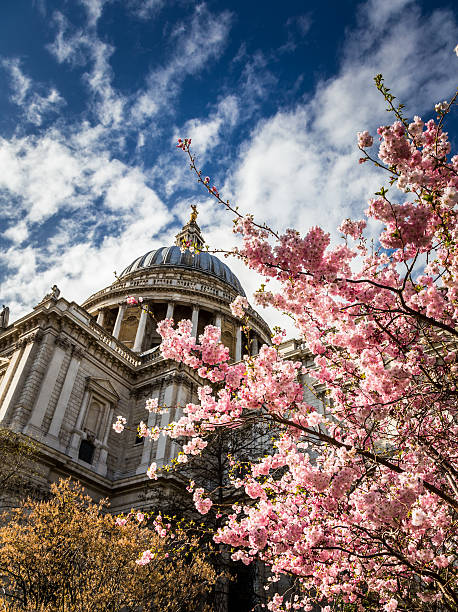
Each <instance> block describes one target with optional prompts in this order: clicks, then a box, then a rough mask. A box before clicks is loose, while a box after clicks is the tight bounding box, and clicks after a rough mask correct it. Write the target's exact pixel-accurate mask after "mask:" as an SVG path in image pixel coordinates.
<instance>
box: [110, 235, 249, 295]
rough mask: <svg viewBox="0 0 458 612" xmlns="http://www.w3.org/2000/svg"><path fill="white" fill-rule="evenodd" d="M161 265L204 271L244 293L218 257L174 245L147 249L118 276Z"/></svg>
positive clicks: (227, 267)
mask: <svg viewBox="0 0 458 612" xmlns="http://www.w3.org/2000/svg"><path fill="white" fill-rule="evenodd" d="M163 267H170V268H177V267H178V268H186V269H188V270H198V271H199V272H204V273H205V274H208V275H209V276H213V277H216V278H219V279H220V280H222V281H223V282H225V283H227V284H228V285H231V287H233V289H235V290H236V291H237V292H238V293H239V294H240V295H245V292H244V290H243V288H242V285H241V284H240V281H239V279H238V278H237V277H236V276H235V274H234V273H233V272H232V271H231V270H230V268H229V266H227V265H226V264H225V263H223V262H222V261H221V260H220V259H218V257H216V256H215V255H211V254H210V253H206V252H205V251H204V252H201V253H196V254H192V253H191V252H190V251H189V250H188V249H186V250H183V249H182V248H181V247H179V246H176V245H175V246H170V247H161V248H160V249H156V250H154V251H148V253H145V254H144V255H142V256H141V257H137V259H135V260H134V261H133V262H132V263H131V264H130V265H129V266H127V268H126V269H125V270H123V271H122V272H121V274H120V275H119V278H123V277H125V276H127V275H128V274H132V273H133V272H138V271H140V270H151V269H154V268H163Z"/></svg>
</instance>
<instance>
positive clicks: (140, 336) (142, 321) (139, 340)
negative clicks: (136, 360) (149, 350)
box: [132, 306, 148, 353]
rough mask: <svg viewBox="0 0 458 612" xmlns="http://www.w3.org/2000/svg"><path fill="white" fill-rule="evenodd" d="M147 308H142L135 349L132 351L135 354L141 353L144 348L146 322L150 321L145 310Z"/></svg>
mask: <svg viewBox="0 0 458 612" xmlns="http://www.w3.org/2000/svg"><path fill="white" fill-rule="evenodd" d="M145 308H147V306H145V307H144V308H142V311H141V314H140V321H139V323H138V327H137V333H136V334H135V342H134V348H133V349H132V350H133V351H134V352H135V353H140V351H141V350H142V346H143V340H144V338H145V330H146V322H147V320H148V312H147V311H146V310H145Z"/></svg>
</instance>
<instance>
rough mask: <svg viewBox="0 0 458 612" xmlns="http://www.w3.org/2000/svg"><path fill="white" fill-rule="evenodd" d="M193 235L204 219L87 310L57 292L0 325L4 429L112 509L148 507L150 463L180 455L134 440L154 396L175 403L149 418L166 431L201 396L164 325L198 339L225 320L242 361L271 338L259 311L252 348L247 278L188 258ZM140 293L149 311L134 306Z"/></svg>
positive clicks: (51, 475) (161, 489) (46, 473)
mask: <svg viewBox="0 0 458 612" xmlns="http://www.w3.org/2000/svg"><path fill="white" fill-rule="evenodd" d="M187 237H191V238H192V241H193V242H196V241H198V240H201V242H202V243H203V240H202V237H201V235H200V230H199V228H198V226H197V223H196V222H195V218H191V221H190V222H189V223H188V224H187V225H186V226H185V227H184V228H183V230H182V232H180V234H178V236H177V244H176V245H175V246H173V247H168V248H167V249H158V250H157V251H151V252H150V253H148V254H146V255H145V256H143V257H141V258H138V259H137V260H135V261H134V262H133V264H131V266H129V268H126V270H125V271H124V272H123V273H122V274H121V275H120V276H119V278H118V279H117V280H116V281H115V282H114V283H113V284H112V285H110V286H109V287H107V288H105V289H102V290H100V291H98V292H97V293H95V294H94V295H92V296H90V297H89V298H88V299H87V300H86V301H85V302H84V303H83V304H82V305H78V304H76V303H74V302H69V301H67V300H66V299H65V298H64V297H61V296H60V292H59V290H58V289H57V287H56V286H54V287H53V289H52V291H51V292H50V293H49V294H48V295H47V296H45V298H44V299H43V300H42V301H41V302H40V303H39V304H38V305H37V306H36V307H35V308H34V309H33V311H32V312H30V313H28V314H27V315H25V316H24V317H22V318H21V319H19V320H17V321H15V322H14V323H12V324H10V325H6V326H3V327H2V328H0V426H2V427H8V428H11V429H12V430H14V431H15V432H18V433H22V434H24V435H27V436H30V437H31V438H33V439H35V440H36V441H37V442H38V443H39V444H38V446H39V449H40V457H39V461H40V470H41V474H42V476H41V478H42V485H43V486H46V485H47V484H48V483H50V482H52V481H54V480H56V479H58V478H60V477H62V476H73V477H75V478H77V479H79V480H80V481H82V483H83V484H84V486H85V487H86V489H87V490H88V492H89V493H90V494H91V495H93V497H94V498H96V499H97V498H100V497H108V498H109V500H110V503H111V508H112V511H114V512H123V511H128V510H130V508H131V507H132V506H137V507H138V506H139V500H140V499H141V498H142V494H143V491H144V488H145V482H146V481H147V478H146V475H145V472H146V470H147V468H148V466H149V465H150V463H151V462H152V461H156V463H157V464H158V465H159V466H160V465H163V464H165V463H168V462H169V461H170V459H171V458H172V457H173V456H174V454H176V452H177V449H176V448H175V445H174V443H173V442H172V441H170V440H168V439H165V438H164V437H161V438H160V439H159V440H158V441H157V442H151V441H149V440H145V439H142V438H138V437H137V436H136V433H135V429H136V427H137V426H138V424H139V422H140V421H141V420H145V421H146V419H147V418H148V413H147V412H146V411H145V400H146V399H147V398H149V397H157V398H158V399H159V403H160V404H161V405H165V406H170V407H172V409H171V411H170V412H169V413H168V414H164V415H161V416H157V415H155V414H150V415H149V418H148V425H154V424H156V419H161V424H162V425H165V424H167V423H168V422H169V421H170V420H174V419H175V418H177V416H178V413H179V410H180V407H182V406H184V405H185V404H186V403H187V402H189V401H195V400H196V399H197V388H198V386H199V384H200V381H199V378H198V376H197V375H196V373H195V372H194V371H192V370H190V369H189V368H186V367H184V366H183V365H182V364H177V363H175V362H170V361H168V360H165V359H163V358H162V356H161V354H160V352H159V349H158V346H159V342H160V339H159V336H158V334H157V331H156V325H157V322H158V321H160V320H161V319H164V318H165V317H173V318H174V319H175V321H177V320H180V319H182V318H189V319H191V320H192V323H193V332H194V334H199V333H201V332H202V331H203V328H204V327H205V325H207V324H214V325H217V326H218V327H220V328H221V332H222V334H221V337H222V340H223V342H224V343H225V344H226V346H228V347H229V350H230V354H231V358H232V359H233V360H239V359H240V358H241V356H242V352H246V351H247V350H249V351H251V352H252V353H256V352H257V350H258V346H259V345H260V344H261V343H264V342H269V339H270V331H269V328H268V326H267V325H266V323H265V322H264V321H263V319H262V318H261V317H260V316H259V315H257V313H256V312H255V311H253V310H251V311H250V313H249V316H250V326H251V328H252V330H253V331H252V336H251V342H250V345H249V346H248V344H247V341H246V338H244V335H243V332H242V329H241V327H240V322H239V321H238V320H237V319H235V318H234V317H233V316H232V314H231V311H230V308H229V304H230V302H232V301H233V300H234V298H235V297H236V296H237V295H238V294H240V293H242V294H243V289H242V288H241V286H240V283H239V282H238V280H237V279H236V277H235V276H234V275H233V274H232V273H231V272H230V270H229V269H228V268H227V266H226V265H225V264H223V263H222V262H220V261H219V260H218V259H217V258H216V257H214V256H212V255H209V254H208V253H202V254H200V255H196V256H195V259H194V258H192V255H191V254H190V253H189V251H188V252H184V249H183V248H182V246H181V248H180V245H182V243H183V241H185V240H186V238H187ZM190 257H191V259H190ZM132 295H134V296H135V297H137V298H139V297H141V298H142V299H143V302H142V303H143V305H147V306H148V309H149V311H150V312H151V313H152V315H150V314H147V313H146V312H145V310H144V309H142V308H140V307H139V306H138V305H133V306H131V305H129V304H128V303H127V301H126V299H127V297H128V296H132ZM4 320H6V318H5V317H4ZM118 415H122V416H124V417H125V418H126V419H127V422H128V424H129V425H130V427H131V430H128V431H125V432H123V434H121V435H119V434H116V433H115V432H114V431H113V429H112V424H113V421H114V419H115V418H116V417H117V416H118ZM173 479H174V477H173V475H172V476H169V477H167V476H165V477H163V478H162V479H161V480H159V481H158V482H157V491H158V495H161V494H164V495H166V494H167V491H168V490H170V489H173V488H174V484H175V483H174V480H173Z"/></svg>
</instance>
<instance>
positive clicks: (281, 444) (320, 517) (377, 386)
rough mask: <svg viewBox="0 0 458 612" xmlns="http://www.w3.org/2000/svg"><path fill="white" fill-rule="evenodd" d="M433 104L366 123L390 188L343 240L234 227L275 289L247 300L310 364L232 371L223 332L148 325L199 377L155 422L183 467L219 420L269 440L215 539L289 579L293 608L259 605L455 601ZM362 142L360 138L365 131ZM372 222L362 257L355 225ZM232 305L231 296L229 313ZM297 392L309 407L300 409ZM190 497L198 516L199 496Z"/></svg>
mask: <svg viewBox="0 0 458 612" xmlns="http://www.w3.org/2000/svg"><path fill="white" fill-rule="evenodd" d="M438 112H439V113H440V114H441V117H442V118H441V119H440V120H439V122H438V123H437V122H435V121H433V120H430V121H427V122H423V121H422V119H421V118H420V117H414V119H413V121H411V122H410V123H409V122H408V121H400V120H397V121H395V122H394V123H393V124H392V125H389V126H382V127H380V128H379V130H378V135H379V137H380V146H379V151H378V156H379V160H380V164H379V167H380V166H382V167H385V170H386V172H387V173H388V177H389V179H390V181H391V184H392V185H395V186H396V187H397V188H398V189H399V191H398V192H394V188H393V189H391V187H390V190H389V192H388V190H386V189H382V190H380V192H379V194H378V195H377V197H376V198H374V199H372V200H370V202H369V205H368V208H367V210H366V211H365V214H366V219H364V220H360V221H352V220H349V219H347V220H346V221H344V222H343V223H342V225H341V226H340V228H339V229H340V231H341V232H342V233H343V234H344V235H345V237H351V238H352V239H354V240H356V241H357V244H356V245H355V246H354V247H353V248H351V247H350V246H349V245H348V244H347V240H345V243H339V244H337V245H335V246H331V241H330V236H329V235H328V234H327V233H326V232H324V231H323V230H322V229H321V228H319V227H313V228H311V229H310V230H309V231H308V232H307V233H306V234H305V235H303V236H302V235H301V234H300V233H299V232H297V231H295V230H292V229H290V230H286V231H285V232H284V233H283V234H281V235H278V234H276V233H275V232H273V231H271V230H269V228H267V227H265V226H263V225H262V224H261V223H259V224H257V223H256V222H255V221H254V219H253V218H252V217H251V216H244V217H242V218H239V219H238V221H237V224H236V232H238V233H239V234H240V235H241V237H242V240H243V246H242V247H241V248H239V249H238V250H236V251H235V253H236V254H237V255H238V256H239V257H241V258H242V259H243V260H244V261H246V262H247V263H248V265H249V266H250V268H252V269H253V270H256V271H257V272H259V273H260V274H261V275H262V276H263V277H264V278H265V279H267V280H270V279H274V280H275V281H276V282H275V286H277V287H280V289H276V290H271V291H262V292H258V293H257V294H256V300H257V302H258V303H259V304H261V305H265V306H273V307H274V308H276V309H278V310H279V311H280V312H286V313H288V314H289V315H290V316H291V317H292V318H293V319H294V320H295V322H296V326H297V330H298V335H299V336H300V337H301V338H302V339H303V341H304V343H305V344H306V346H307V347H308V350H309V352H310V355H313V356H314V368H313V369H308V370H307V373H305V372H304V371H303V368H302V365H301V364H300V363H295V362H292V361H287V360H285V359H283V358H282V357H281V355H280V354H279V352H278V351H277V349H276V348H275V347H267V346H264V347H262V348H261V350H260V352H259V355H257V356H255V357H252V358H250V360H249V361H246V362H242V363H240V364H229V355H228V352H227V350H226V349H225V347H223V345H222V344H221V342H220V336H219V334H220V330H219V329H217V328H213V327H210V328H207V330H206V331H205V332H204V334H202V335H201V336H200V337H199V339H198V341H197V339H195V338H193V337H192V336H191V330H192V327H191V324H190V322H183V321H182V322H180V323H179V324H178V326H177V327H176V328H174V327H173V324H172V322H171V321H165V322H162V323H161V324H160V326H159V331H160V333H161V335H162V337H163V343H162V351H163V355H164V357H166V358H168V359H175V360H177V361H179V362H182V363H184V364H186V365H187V366H189V367H191V368H194V369H195V370H196V371H197V372H198V374H199V375H200V377H201V378H202V379H203V380H204V381H208V383H209V384H208V385H207V384H204V386H202V387H201V388H200V390H199V394H198V395H199V401H198V402H197V403H190V404H188V405H187V406H186V407H185V409H184V415H183V416H182V417H181V418H180V419H179V420H178V421H177V422H176V423H172V424H171V425H170V426H169V428H168V429H167V432H166V433H167V435H169V436H170V437H172V438H176V437H183V438H185V439H186V443H185V445H184V448H183V456H184V457H186V456H187V455H188V454H189V455H191V454H198V453H200V452H203V453H205V446H206V437H207V436H208V435H209V434H211V432H212V431H214V430H215V429H217V428H218V430H220V428H222V427H223V428H228V429H230V428H232V427H238V426H240V424H243V423H244V422H246V421H247V422H250V423H253V422H256V423H260V424H261V423H262V424H263V425H265V424H266V423H267V424H268V425H270V426H272V431H273V435H274V439H275V443H274V446H273V448H272V449H271V451H270V452H269V453H267V455H266V456H265V457H263V458H262V459H259V460H253V461H251V465H250V469H248V470H245V473H244V476H243V477H240V478H234V481H233V485H234V487H236V488H238V489H239V490H240V493H241V499H242V501H241V502H240V503H238V504H236V505H234V506H233V508H232V509H231V511H230V512H229V514H228V515H227V516H226V517H225V518H224V520H223V522H222V526H221V528H220V529H219V530H218V532H217V534H216V535H215V541H216V542H220V543H224V544H226V545H228V546H230V547H232V548H233V549H234V552H233V558H234V559H235V560H241V561H242V562H243V563H250V562H251V561H252V560H253V559H261V560H262V561H263V562H264V563H266V564H267V565H268V566H269V567H270V569H271V571H272V572H273V575H274V576H280V575H281V574H289V575H292V576H294V577H296V578H297V580H298V584H299V590H300V596H299V598H298V599H297V600H294V599H292V598H290V597H286V596H285V597H283V596H280V595H276V596H274V597H273V599H272V600H271V602H270V603H269V606H268V607H269V609H271V610H275V611H280V610H282V611H283V610H291V609H306V610H307V609H312V608H311V606H312V602H313V600H315V601H318V602H321V603H322V604H323V605H325V608H326V606H327V607H329V604H331V603H333V602H338V605H341V604H342V603H343V604H354V605H355V609H362V608H361V606H362V605H363V603H364V600H365V597H366V594H370V596H371V597H372V598H373V599H374V601H376V602H377V604H375V605H377V606H378V608H377V609H380V610H385V612H393V611H395V610H398V609H403V610H404V609H405V610H407V609H427V606H428V605H430V604H434V605H435V606H439V607H444V609H454V607H456V603H457V601H458V595H457V592H458V556H457V553H456V551H457V549H458V536H457V532H456V512H457V509H458V500H457V495H456V491H457V490H458V483H457V476H456V475H457V473H458V460H457V457H458V395H457V390H458V350H457V342H458V332H457V329H458V245H457V238H458V215H457V213H456V210H455V209H456V204H457V203H458V156H454V157H450V150H451V147H450V142H449V140H448V136H447V133H446V132H445V131H444V130H443V124H442V119H443V118H444V117H443V115H444V116H445V115H446V113H447V112H448V105H447V108H446V107H444V106H443V104H442V105H441V106H440V108H439V111H438ZM358 145H359V147H360V148H361V149H365V148H367V147H371V146H372V145H373V139H372V137H371V136H370V134H369V133H368V132H361V133H360V134H358ZM363 159H368V160H369V159H370V158H369V157H368V156H367V155H366V158H363ZM392 192H393V193H392ZM404 192H405V193H408V196H404ZM374 221H375V222H377V223H381V224H383V229H382V231H381V233H380V235H379V237H378V241H377V242H376V244H375V247H374V248H373V249H372V248H368V247H367V246H366V242H365V241H364V239H363V238H362V233H363V231H364V229H365V227H366V223H367V222H369V223H371V224H372V227H374V226H375V224H374ZM356 262H358V265H356ZM246 308H247V303H245V302H243V301H242V298H240V299H239V300H238V301H236V303H234V304H233V306H232V312H233V314H234V315H235V316H237V317H239V318H243V316H244V314H245V309H246ZM282 338H283V336H282V335H281V334H280V333H278V334H276V336H275V337H274V343H277V342H281V340H282ZM311 393H322V395H320V402H318V401H316V402H314V403H313V404H314V405H311V402H308V401H305V400H304V397H307V398H309V397H310V394H311ZM319 404H320V407H319V408H318V405H319ZM242 494H243V496H242ZM193 498H194V503H195V505H196V507H197V509H198V510H199V512H201V513H206V512H208V511H209V509H210V507H211V506H212V501H211V500H210V498H209V496H208V494H206V492H205V490H204V489H203V488H197V489H195V490H193ZM425 606H426V607H425ZM331 608H332V605H331ZM428 609H429V608H428ZM431 609H432V608H431Z"/></svg>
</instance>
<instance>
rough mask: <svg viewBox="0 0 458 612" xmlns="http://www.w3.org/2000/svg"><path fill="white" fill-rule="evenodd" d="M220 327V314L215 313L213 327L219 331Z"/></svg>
mask: <svg viewBox="0 0 458 612" xmlns="http://www.w3.org/2000/svg"><path fill="white" fill-rule="evenodd" d="M221 325H222V317H221V313H220V312H217V313H216V315H215V326H216V327H219V328H220V329H221Z"/></svg>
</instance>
